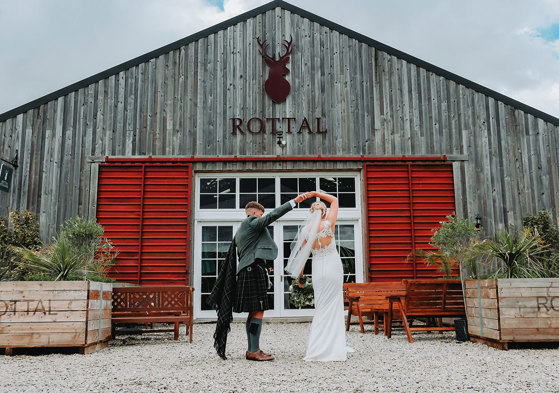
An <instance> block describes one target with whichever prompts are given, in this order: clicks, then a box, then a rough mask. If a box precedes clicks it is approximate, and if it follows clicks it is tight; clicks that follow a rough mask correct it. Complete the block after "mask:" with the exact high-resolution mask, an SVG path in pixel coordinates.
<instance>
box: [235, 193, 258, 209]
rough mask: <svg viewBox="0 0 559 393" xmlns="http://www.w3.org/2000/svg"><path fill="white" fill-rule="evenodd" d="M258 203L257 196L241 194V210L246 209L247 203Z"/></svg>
mask: <svg viewBox="0 0 559 393" xmlns="http://www.w3.org/2000/svg"><path fill="white" fill-rule="evenodd" d="M252 201H256V194H240V195H239V209H244V208H245V206H246V205H247V203H249V202H252Z"/></svg>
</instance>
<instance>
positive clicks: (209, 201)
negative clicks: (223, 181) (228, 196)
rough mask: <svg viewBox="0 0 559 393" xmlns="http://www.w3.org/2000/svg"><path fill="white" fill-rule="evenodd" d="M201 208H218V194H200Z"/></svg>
mask: <svg viewBox="0 0 559 393" xmlns="http://www.w3.org/2000/svg"><path fill="white" fill-rule="evenodd" d="M200 209H217V196H216V195H208V194H200Z"/></svg>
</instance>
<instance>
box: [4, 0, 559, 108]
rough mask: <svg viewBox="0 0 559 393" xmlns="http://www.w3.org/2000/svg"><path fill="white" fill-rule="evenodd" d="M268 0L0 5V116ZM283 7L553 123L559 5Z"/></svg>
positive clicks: (479, 2)
mask: <svg viewBox="0 0 559 393" xmlns="http://www.w3.org/2000/svg"><path fill="white" fill-rule="evenodd" d="M267 2H268V1H267V0H95V1H91V0H0V48H1V51H0V114H1V113H4V112H7V111H9V110H11V109H14V108H16V107H18V106H20V105H23V104H26V103H28V102H30V101H32V100H35V99H37V98H40V97H42V96H44V95H46V94H49V93H51V92H53V91H55V90H58V89H60V88H63V87H66V86H68V85H70V84H72V83H75V82H78V81H80V80H82V79H84V78H87V77H89V76H91V75H94V74H96V73H99V72H101V71H104V70H106V69H108V68H111V67H113V66H116V65H118V64H120V63H123V62H125V61H127V60H130V59H132V58H135V57H137V56H140V55H142V54H144V53H147V52H150V51H152V50H154V49H157V48H160V47H162V46H164V45H167V44H169V43H171V42H174V41H177V40H179V39H182V38H184V37H187V36H189V35H191V34H194V33H196V32H198V31H200V30H202V29H205V28H207V27H210V26H213V25H215V24H217V23H219V22H222V21H224V20H227V19H229V18H232V17H235V16H237V15H239V14H241V13H243V12H245V11H249V10H251V9H253V8H255V7H258V6H260V5H263V4H265V3H267ZM288 2H289V3H291V4H293V5H295V6H298V7H300V8H303V9H305V10H307V11H310V12H312V13H314V14H317V15H318V16H321V17H323V18H325V19H328V20H330V21H332V22H335V23H338V24H340V25H342V26H345V27H347V28H349V29H351V30H354V31H357V32H358V33H361V34H363V35H365V36H368V37H370V38H373V39H375V40H377V41H380V42H382V43H384V44H386V45H389V46H392V47H394V48H396V49H398V50H401V51H403V52H406V53H408V54H410V55H412V56H415V57H417V58H419V59H421V60H424V61H427V62H429V63H432V64H434V65H436V66H438V67H441V68H443V69H445V70H447V71H450V72H452V73H455V74H458V75H460V76H462V77H464V78H466V79H469V80H471V81H473V82H476V83H478V84H481V85H483V86H485V87H488V88H490V89H493V90H495V91H497V92H499V93H501V94H504V95H506V96H509V97H511V98H513V99H515V100H518V101H520V102H523V103H524V104H527V105H529V106H532V107H534V108H536V109H539V110H541V111H543V112H546V113H548V114H550V115H552V116H555V117H557V118H559V0H530V1H527V0H468V1H463V0H421V1H417V0H392V1H386V0H343V1H341V0H290V1H288ZM341 5H343V6H341Z"/></svg>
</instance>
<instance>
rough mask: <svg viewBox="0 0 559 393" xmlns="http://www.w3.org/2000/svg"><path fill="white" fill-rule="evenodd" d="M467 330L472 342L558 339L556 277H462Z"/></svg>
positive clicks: (495, 343)
mask: <svg viewBox="0 0 559 393" xmlns="http://www.w3.org/2000/svg"><path fill="white" fill-rule="evenodd" d="M465 294H466V314H467V318H468V333H469V335H470V338H471V340H472V341H474V342H483V343H485V344H487V345H490V346H493V347H496V348H501V349H508V343H510V342H559V278H530V279H520V278H511V279H498V280H466V281H465Z"/></svg>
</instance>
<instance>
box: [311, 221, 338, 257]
mask: <svg viewBox="0 0 559 393" xmlns="http://www.w3.org/2000/svg"><path fill="white" fill-rule="evenodd" d="M327 223H328V224H327ZM334 230H335V227H334V226H333V225H332V224H331V223H330V221H328V220H322V221H321V222H320V225H319V226H318V235H317V237H316V240H315V242H314V244H313V246H312V248H313V249H315V250H318V249H319V248H324V247H327V246H329V245H330V243H332V240H334Z"/></svg>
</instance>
